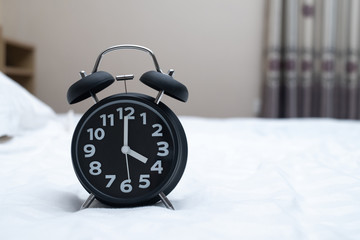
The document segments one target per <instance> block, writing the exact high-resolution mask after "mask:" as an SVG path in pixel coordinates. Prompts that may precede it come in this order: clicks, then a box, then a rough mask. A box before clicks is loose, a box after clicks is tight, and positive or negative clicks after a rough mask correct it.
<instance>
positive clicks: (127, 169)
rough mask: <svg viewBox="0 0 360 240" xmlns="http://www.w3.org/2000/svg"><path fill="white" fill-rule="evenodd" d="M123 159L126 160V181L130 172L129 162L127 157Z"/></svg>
mask: <svg viewBox="0 0 360 240" xmlns="http://www.w3.org/2000/svg"><path fill="white" fill-rule="evenodd" d="M125 158H126V171H127V175H128V180H131V179H130V171H129V160H128V155H127V154H125Z"/></svg>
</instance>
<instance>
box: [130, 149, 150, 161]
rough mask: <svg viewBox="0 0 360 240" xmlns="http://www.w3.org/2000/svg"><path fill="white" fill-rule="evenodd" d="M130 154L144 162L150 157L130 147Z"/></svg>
mask: <svg viewBox="0 0 360 240" xmlns="http://www.w3.org/2000/svg"><path fill="white" fill-rule="evenodd" d="M128 154H129V155H130V156H132V157H133V158H136V159H137V160H139V161H140V162H142V163H146V162H147V160H148V158H147V157H144V156H143V155H141V154H140V153H137V152H135V151H134V150H132V149H130V148H129V151H128Z"/></svg>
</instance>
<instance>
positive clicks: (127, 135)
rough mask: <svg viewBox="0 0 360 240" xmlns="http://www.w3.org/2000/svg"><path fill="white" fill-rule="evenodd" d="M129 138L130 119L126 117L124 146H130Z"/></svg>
mask: <svg viewBox="0 0 360 240" xmlns="http://www.w3.org/2000/svg"><path fill="white" fill-rule="evenodd" d="M128 138H129V117H128V116H125V117H124V146H128V145H129V143H128Z"/></svg>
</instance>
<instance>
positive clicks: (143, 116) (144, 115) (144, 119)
mask: <svg viewBox="0 0 360 240" xmlns="http://www.w3.org/2000/svg"><path fill="white" fill-rule="evenodd" d="M140 117H142V119H143V125H146V113H145V112H143V113H142V114H140Z"/></svg>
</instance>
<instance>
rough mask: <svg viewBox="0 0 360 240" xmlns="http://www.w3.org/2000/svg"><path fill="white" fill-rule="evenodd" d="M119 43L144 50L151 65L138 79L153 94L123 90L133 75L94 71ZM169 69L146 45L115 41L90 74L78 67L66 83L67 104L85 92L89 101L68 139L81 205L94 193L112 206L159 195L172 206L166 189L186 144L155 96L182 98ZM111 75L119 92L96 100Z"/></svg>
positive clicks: (182, 162) (180, 169)
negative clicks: (76, 78)
mask: <svg viewBox="0 0 360 240" xmlns="http://www.w3.org/2000/svg"><path fill="white" fill-rule="evenodd" d="M121 49H131V50H140V51H144V52H147V53H149V54H150V56H151V57H152V60H153V62H154V65H155V70H152V71H148V72H146V73H144V74H143V75H142V76H141V77H140V81H141V82H142V83H144V84H145V85H147V86H148V87H151V88H153V89H155V90H157V91H158V94H157V96H156V97H151V96H148V95H145V94H141V93H129V92H127V87H126V81H127V80H131V79H133V78H134V76H133V75H119V76H116V77H115V78H114V77H113V76H112V75H111V74H109V73H107V72H104V71H98V67H99V64H100V62H101V59H102V57H103V56H104V55H105V54H106V53H108V52H111V51H115V50H121ZM173 73H174V71H173V70H170V71H169V73H168V74H165V73H163V72H162V71H161V69H160V67H159V64H158V62H157V59H156V57H155V55H154V54H153V52H152V51H151V50H150V49H148V48H146V47H142V46H138V45H128V44H127V45H117V46H113V47H110V48H108V49H106V50H105V51H103V52H102V53H101V54H100V55H99V56H98V58H97V59H96V62H95V66H94V68H93V71H92V73H91V74H90V75H86V74H85V72H84V71H82V72H80V75H81V79H80V80H79V81H77V82H75V83H74V84H73V85H72V86H70V88H69V90H68V92H67V100H68V102H69V104H74V103H77V102H80V101H82V100H84V99H87V98H89V97H92V98H93V99H94V101H95V104H94V105H93V106H92V107H90V109H89V110H87V111H86V112H85V114H84V115H83V116H82V117H81V119H80V121H79V122H78V124H77V126H76V128H75V131H74V134H73V138H72V144H71V156H72V163H73V167H74V171H75V173H76V176H77V178H78V179H79V181H80V183H81V184H82V186H83V187H84V188H85V189H86V190H87V191H88V192H89V193H90V196H89V198H88V199H87V200H86V201H85V202H84V204H83V205H82V208H87V207H89V206H90V204H91V203H92V202H93V201H94V200H95V199H97V200H98V201H100V202H102V203H104V204H107V205H110V206H113V207H133V206H142V205H150V204H154V203H156V202H158V201H160V200H161V201H162V202H163V203H164V204H165V206H166V207H167V208H170V209H174V207H173V205H172V204H171V202H170V201H169V199H168V198H167V195H168V194H169V193H170V192H171V191H172V190H173V189H174V188H175V186H176V185H177V183H178V182H179V181H180V179H181V177H182V175H183V173H184V170H185V166H186V161H187V153H188V148H187V140H186V135H185V132H184V129H183V127H182V125H181V123H180V121H179V119H178V118H177V116H176V115H175V114H174V112H173V111H171V109H170V108H169V107H167V106H166V105H165V104H164V103H163V102H161V99H162V97H163V95H164V94H166V95H168V96H170V97H172V98H175V99H177V100H179V101H182V102H186V101H187V99H188V90H187V88H186V87H185V86H184V85H183V84H182V83H180V82H178V81H177V80H175V79H174V78H173V77H172V75H173ZM115 80H117V81H124V83H125V92H123V93H118V94H115V95H112V96H109V97H106V98H104V99H102V100H100V101H99V99H98V98H97V96H96V94H97V93H98V92H100V91H102V90H103V89H105V88H106V87H108V86H110V85H111V84H112V83H114V82H115Z"/></svg>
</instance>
